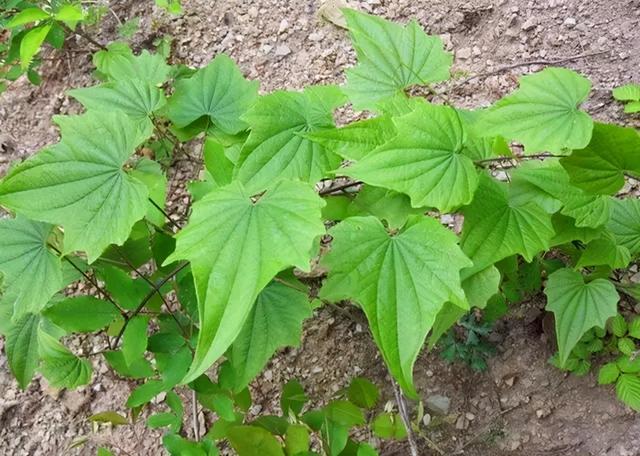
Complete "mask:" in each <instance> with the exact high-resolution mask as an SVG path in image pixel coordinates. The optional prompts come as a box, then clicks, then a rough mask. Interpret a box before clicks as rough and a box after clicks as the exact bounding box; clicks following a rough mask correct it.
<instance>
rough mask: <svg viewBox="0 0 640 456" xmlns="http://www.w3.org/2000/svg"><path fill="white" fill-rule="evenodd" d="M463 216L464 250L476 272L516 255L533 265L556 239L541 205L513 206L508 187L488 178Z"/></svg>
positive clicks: (481, 184)
mask: <svg viewBox="0 0 640 456" xmlns="http://www.w3.org/2000/svg"><path fill="white" fill-rule="evenodd" d="M463 213H464V226H463V229H462V250H463V251H464V252H465V254H466V255H467V256H468V257H469V258H471V259H472V260H473V263H474V270H475V271H480V270H483V269H485V268H486V267H488V266H490V265H492V264H493V263H495V262H496V261H499V260H501V259H503V258H506V257H508V256H511V255H515V254H520V255H522V256H523V257H524V259H525V260H526V261H528V262H530V261H531V260H532V259H533V257H534V256H535V255H536V254H537V253H538V252H540V251H543V250H546V249H547V248H548V247H549V242H550V240H551V238H552V237H553V235H554V230H553V226H552V224H551V216H550V215H549V214H547V213H546V212H545V211H544V210H543V209H542V208H541V207H540V206H539V205H538V204H536V203H534V202H528V203H523V204H518V205H516V204H513V203H512V202H511V201H510V200H509V195H508V193H507V186H506V184H503V183H501V182H497V181H496V180H494V179H492V178H490V177H488V176H485V175H483V176H482V177H481V179H480V186H479V187H478V190H477V191H476V194H475V198H474V200H473V202H472V203H471V205H469V206H467V207H466V208H464V210H463Z"/></svg>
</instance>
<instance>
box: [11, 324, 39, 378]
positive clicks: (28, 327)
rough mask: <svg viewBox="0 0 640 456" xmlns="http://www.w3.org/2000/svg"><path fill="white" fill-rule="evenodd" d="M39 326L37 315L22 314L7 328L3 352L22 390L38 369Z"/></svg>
mask: <svg viewBox="0 0 640 456" xmlns="http://www.w3.org/2000/svg"><path fill="white" fill-rule="evenodd" d="M39 324H40V316H39V315H34V314H24V315H23V316H22V317H20V319H19V320H18V321H16V322H15V323H14V324H13V325H12V326H10V327H9V331H8V332H7V335H6V341H5V347H4V350H5V353H6V354H7V360H8V361H9V368H10V369H11V373H12V374H13V375H14V376H15V377H16V380H17V381H18V385H20V388H22V389H25V388H26V387H27V386H28V385H29V383H30V382H31V379H32V378H33V374H34V373H35V371H36V368H37V367H38V361H39V359H40V356H39V349H38V326H39Z"/></svg>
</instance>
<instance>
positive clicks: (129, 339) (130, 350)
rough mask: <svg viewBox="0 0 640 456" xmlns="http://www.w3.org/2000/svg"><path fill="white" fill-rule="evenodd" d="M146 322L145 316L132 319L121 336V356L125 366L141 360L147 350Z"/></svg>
mask: <svg viewBox="0 0 640 456" xmlns="http://www.w3.org/2000/svg"><path fill="white" fill-rule="evenodd" d="M148 321H149V320H148V318H147V317H145V316H140V315H138V316H136V317H133V318H132V319H131V320H129V322H128V324H127V327H126V328H125V330H124V333H123V334H122V355H123V356H124V360H125V362H126V363H127V365H129V364H131V363H132V362H134V361H135V360H137V359H139V358H141V357H142V355H143V354H144V352H145V351H146V349H147V341H148V338H147V324H148Z"/></svg>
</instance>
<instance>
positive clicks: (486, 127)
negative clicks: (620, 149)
mask: <svg viewBox="0 0 640 456" xmlns="http://www.w3.org/2000/svg"><path fill="white" fill-rule="evenodd" d="M590 90H591V83H590V82H589V80H588V79H586V78H584V77H583V76H580V75H579V74H578V73H576V72H574V71H571V70H567V69H565V68H545V69H544V70H542V71H540V72H539V73H535V74H531V75H527V76H523V77H521V78H520V88H519V89H517V90H516V91H515V92H514V93H512V94H511V95H508V96H506V97H504V98H502V99H501V100H499V101H498V102H497V103H496V104H495V105H494V106H493V107H491V108H489V109H488V110H487V111H486V112H485V113H484V114H483V116H482V118H481V119H480V120H479V122H478V125H477V129H476V131H478V132H482V134H483V135H484V136H495V135H500V136H504V137H505V138H508V139H512V140H516V141H519V142H521V143H522V144H524V148H525V152H526V153H528V154H533V153H536V152H542V151H549V152H561V151H562V150H563V149H580V148H583V147H586V146H587V144H589V140H590V139H591V130H592V128H593V121H592V120H591V117H589V115H588V114H587V113H585V112H583V111H580V110H579V109H578V107H579V105H580V104H581V103H582V102H583V101H585V100H586V99H587V96H588V95H589V91H590Z"/></svg>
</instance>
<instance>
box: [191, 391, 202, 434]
mask: <svg viewBox="0 0 640 456" xmlns="http://www.w3.org/2000/svg"><path fill="white" fill-rule="evenodd" d="M191 404H192V416H193V437H194V439H195V441H196V442H197V441H198V440H200V423H198V400H197V399H196V391H195V390H192V391H191Z"/></svg>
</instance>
